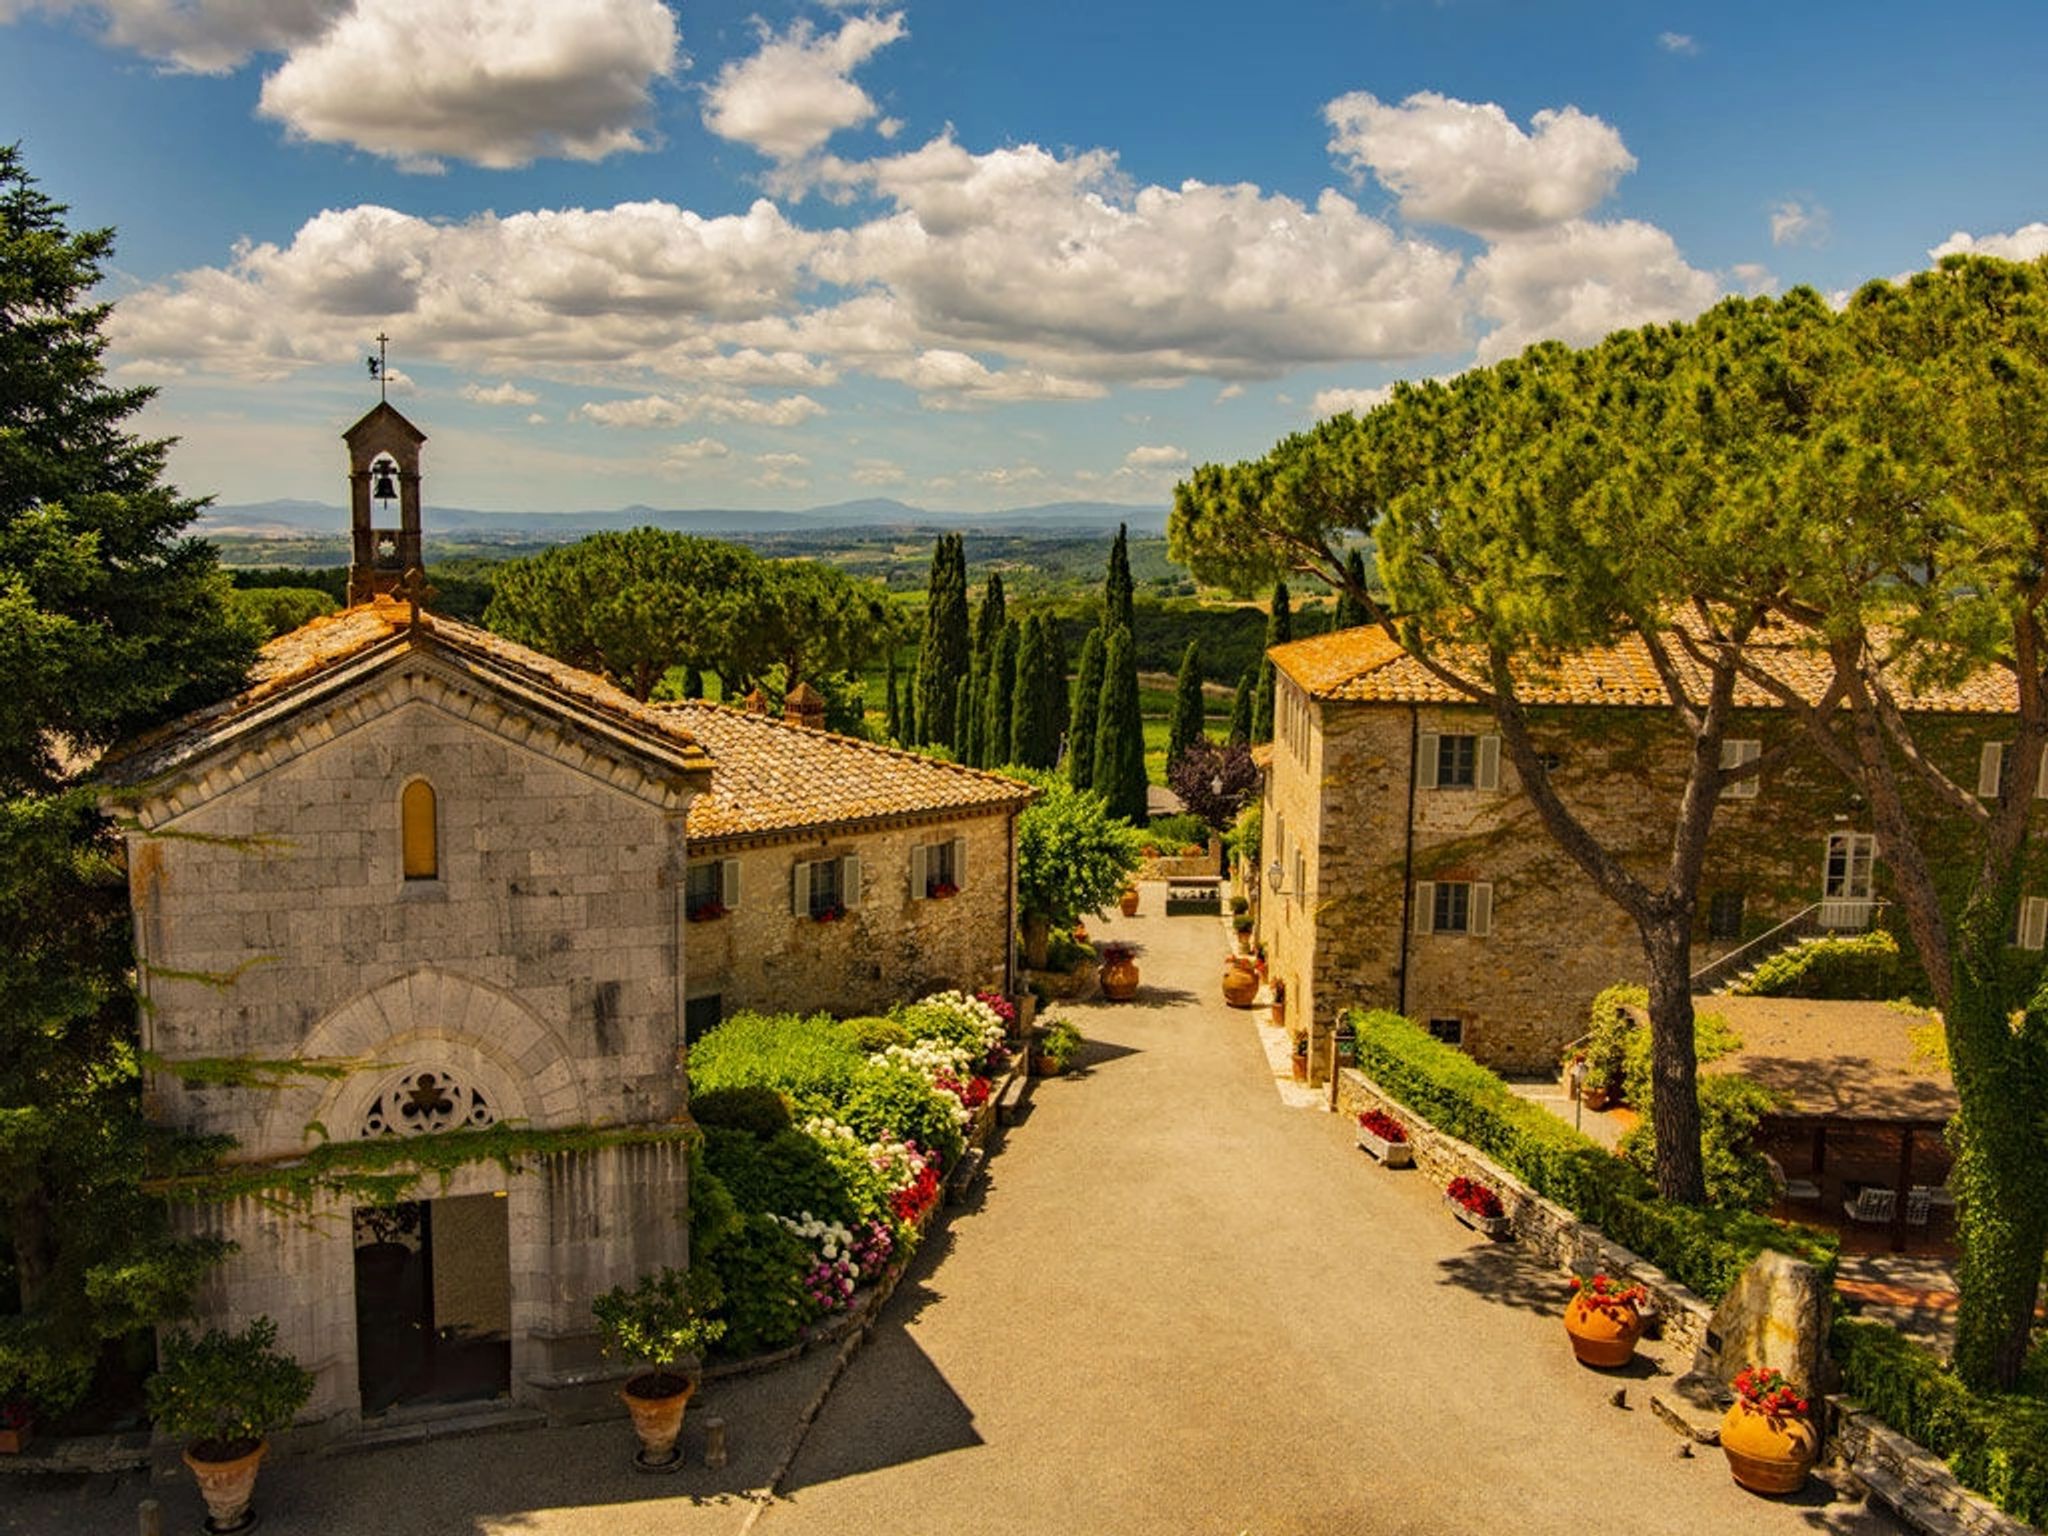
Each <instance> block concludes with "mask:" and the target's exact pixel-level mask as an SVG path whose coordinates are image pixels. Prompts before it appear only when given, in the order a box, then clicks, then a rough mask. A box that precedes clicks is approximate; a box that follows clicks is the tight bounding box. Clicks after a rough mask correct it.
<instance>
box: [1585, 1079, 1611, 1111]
mask: <svg viewBox="0 0 2048 1536" xmlns="http://www.w3.org/2000/svg"><path fill="white" fill-rule="evenodd" d="M1579 1102H1580V1103H1582V1104H1584V1105H1585V1106H1586V1108H1588V1109H1605V1108H1606V1107H1607V1085H1606V1084H1605V1083H1602V1084H1601V1085H1600V1086H1599V1087H1597V1088H1596V1087H1595V1086H1594V1085H1593V1084H1591V1083H1588V1084H1586V1086H1585V1087H1583V1088H1581V1089H1580V1090H1579Z"/></svg>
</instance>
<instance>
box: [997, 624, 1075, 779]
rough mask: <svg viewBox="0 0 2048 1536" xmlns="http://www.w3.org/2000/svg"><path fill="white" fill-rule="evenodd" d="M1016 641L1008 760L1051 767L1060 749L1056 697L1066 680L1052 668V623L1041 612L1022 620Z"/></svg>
mask: <svg viewBox="0 0 2048 1536" xmlns="http://www.w3.org/2000/svg"><path fill="white" fill-rule="evenodd" d="M1020 635H1021V638H1020V639H1019V641H1018V644H1017V693H1016V697H1015V698H1014V699H1012V700H1011V702H1010V761H1011V762H1013V763H1017V764H1019V765H1021V766H1022V767H1025V768H1050V767H1051V766H1052V765H1053V761H1054V759H1055V757H1056V755H1057V754H1058V752H1059V740H1060V739H1059V726H1058V719H1057V715H1058V706H1057V700H1058V699H1059V697H1060V695H1061V693H1062V692H1063V691H1064V688H1065V683H1066V679H1065V678H1063V677H1060V676H1059V675H1058V674H1057V673H1055V672H1054V671H1053V670H1052V660H1053V657H1052V624H1051V621H1050V620H1049V619H1048V618H1047V617H1046V616H1045V615H1044V614H1037V615H1034V616H1033V617H1031V618H1028V619H1026V620H1025V621H1024V623H1023V627H1022V629H1021V631H1020Z"/></svg>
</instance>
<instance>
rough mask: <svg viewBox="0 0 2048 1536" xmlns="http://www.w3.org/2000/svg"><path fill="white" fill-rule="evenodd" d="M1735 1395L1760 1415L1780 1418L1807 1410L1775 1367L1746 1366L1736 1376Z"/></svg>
mask: <svg viewBox="0 0 2048 1536" xmlns="http://www.w3.org/2000/svg"><path fill="white" fill-rule="evenodd" d="M1734 1387H1735V1395H1736V1396H1737V1397H1739V1398H1741V1399H1742V1400H1743V1401H1744V1402H1745V1403H1747V1404H1749V1406H1750V1407H1752V1408H1754V1409H1756V1410H1757V1412H1759V1413H1766V1414H1770V1415H1771V1416H1772V1417H1774V1418H1783V1417H1784V1416H1786V1415H1787V1414H1795V1413H1797V1414H1803V1413H1805V1412H1806V1411H1807V1409H1808V1407H1809V1406H1810V1405H1809V1404H1808V1403H1807V1400H1806V1399H1805V1398H1803V1397H1801V1396H1800V1395H1799V1394H1798V1393H1797V1392H1795V1391H1793V1390H1792V1383H1791V1382H1789V1381H1787V1380H1786V1379H1785V1373H1784V1372H1783V1371H1781V1370H1778V1369H1777V1368H1776V1367H1774V1366H1758V1365H1752V1366H1747V1367H1745V1368H1744V1369H1742V1370H1740V1371H1737V1372H1736V1373H1735V1381H1734Z"/></svg>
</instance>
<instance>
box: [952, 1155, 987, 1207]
mask: <svg viewBox="0 0 2048 1536" xmlns="http://www.w3.org/2000/svg"><path fill="white" fill-rule="evenodd" d="M987 1166H988V1154H987V1153H986V1152H984V1151H983V1150H982V1149H981V1148H980V1147H969V1148H968V1149H967V1151H966V1153H965V1154H964V1155H963V1156H962V1157H961V1159H960V1161H959V1162H958V1163H956V1164H955V1165H954V1167H953V1171H952V1173H951V1174H949V1175H948V1176H947V1178H946V1203H947V1204H948V1205H958V1204H960V1203H961V1202H962V1201H963V1200H965V1199H966V1198H967V1195H968V1191H970V1190H971V1189H973V1188H974V1181H975V1180H976V1179H978V1178H980V1177H981V1175H982V1170H983V1169H984V1168H986V1167H987Z"/></svg>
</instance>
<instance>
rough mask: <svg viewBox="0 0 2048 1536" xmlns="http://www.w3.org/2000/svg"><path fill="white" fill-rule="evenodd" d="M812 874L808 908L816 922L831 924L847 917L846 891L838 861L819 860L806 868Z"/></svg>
mask: <svg viewBox="0 0 2048 1536" xmlns="http://www.w3.org/2000/svg"><path fill="white" fill-rule="evenodd" d="M806 867H807V868H808V869H809V870H810V872H811V878H810V892H809V900H808V901H807V902H806V904H805V905H806V907H807V909H808V910H809V912H810V915H811V917H812V919H813V920H814V921H817V922H821V923H829V922H832V921H834V920H835V919H837V918H841V917H844V916H845V915H846V901H845V891H844V889H843V881H842V880H841V878H840V861H839V860H838V859H818V860H815V861H814V862H812V863H811V864H809V865H807V866H806Z"/></svg>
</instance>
